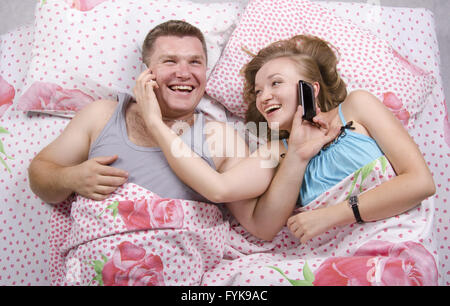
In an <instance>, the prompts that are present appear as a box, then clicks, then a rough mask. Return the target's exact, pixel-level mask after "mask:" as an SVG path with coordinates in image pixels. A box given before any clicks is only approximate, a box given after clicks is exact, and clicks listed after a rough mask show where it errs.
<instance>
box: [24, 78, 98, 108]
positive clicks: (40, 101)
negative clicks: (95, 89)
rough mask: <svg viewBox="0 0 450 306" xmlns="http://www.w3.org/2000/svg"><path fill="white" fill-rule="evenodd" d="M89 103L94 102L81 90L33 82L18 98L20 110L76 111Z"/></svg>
mask: <svg viewBox="0 0 450 306" xmlns="http://www.w3.org/2000/svg"><path fill="white" fill-rule="evenodd" d="M91 102H94V98H92V97H91V96H89V95H87V94H85V93H84V92H82V91H81V90H78V89H64V88H62V87H61V86H59V85H56V84H52V83H44V82H34V83H33V84H32V85H31V86H30V88H28V90H27V91H26V92H25V93H24V94H23V95H22V96H21V97H20V98H19V102H18V105H19V108H20V109H22V110H61V111H68V110H70V111H78V110H80V109H82V108H83V107H84V106H86V105H88V104H89V103H91Z"/></svg>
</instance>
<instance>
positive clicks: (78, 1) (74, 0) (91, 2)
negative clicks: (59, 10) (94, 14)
mask: <svg viewBox="0 0 450 306" xmlns="http://www.w3.org/2000/svg"><path fill="white" fill-rule="evenodd" d="M105 1H106V0H66V2H67V4H69V5H70V7H71V8H74V9H77V10H79V11H82V12H85V11H90V10H92V9H93V8H94V7H96V6H97V5H99V4H100V3H102V2H105Z"/></svg>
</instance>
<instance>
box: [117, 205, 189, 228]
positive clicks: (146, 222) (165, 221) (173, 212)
mask: <svg viewBox="0 0 450 306" xmlns="http://www.w3.org/2000/svg"><path fill="white" fill-rule="evenodd" d="M118 209H119V214H120V216H121V217H122V220H123V221H124V223H125V226H126V227H127V229H129V230H139V229H151V228H181V227H182V226H183V218H184V214H183V207H182V206H181V201H180V200H173V199H162V198H156V197H155V198H154V199H149V200H147V199H141V200H137V201H134V202H132V201H122V202H119V206H118Z"/></svg>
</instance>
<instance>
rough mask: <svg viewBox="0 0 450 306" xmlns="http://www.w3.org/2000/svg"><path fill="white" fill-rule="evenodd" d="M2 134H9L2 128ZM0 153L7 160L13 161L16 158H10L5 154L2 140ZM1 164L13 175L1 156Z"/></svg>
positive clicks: (0, 132) (0, 128)
mask: <svg viewBox="0 0 450 306" xmlns="http://www.w3.org/2000/svg"><path fill="white" fill-rule="evenodd" d="M0 134H9V132H8V130H7V129H5V128H3V127H1V126H0ZM0 153H2V154H3V155H5V157H6V159H11V160H13V159H14V158H12V157H11V156H8V155H7V154H6V152H5V148H4V146H3V143H2V141H1V140H0ZM0 162H1V163H2V165H3V166H4V167H5V168H6V170H7V171H8V172H9V173H11V169H10V168H9V167H8V164H7V163H6V162H5V161H4V160H3V158H2V157H1V156H0Z"/></svg>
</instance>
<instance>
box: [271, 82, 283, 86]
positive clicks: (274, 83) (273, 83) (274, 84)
mask: <svg viewBox="0 0 450 306" xmlns="http://www.w3.org/2000/svg"><path fill="white" fill-rule="evenodd" d="M280 83H281V82H279V81H273V82H272V86H276V85H278V84H280Z"/></svg>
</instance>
